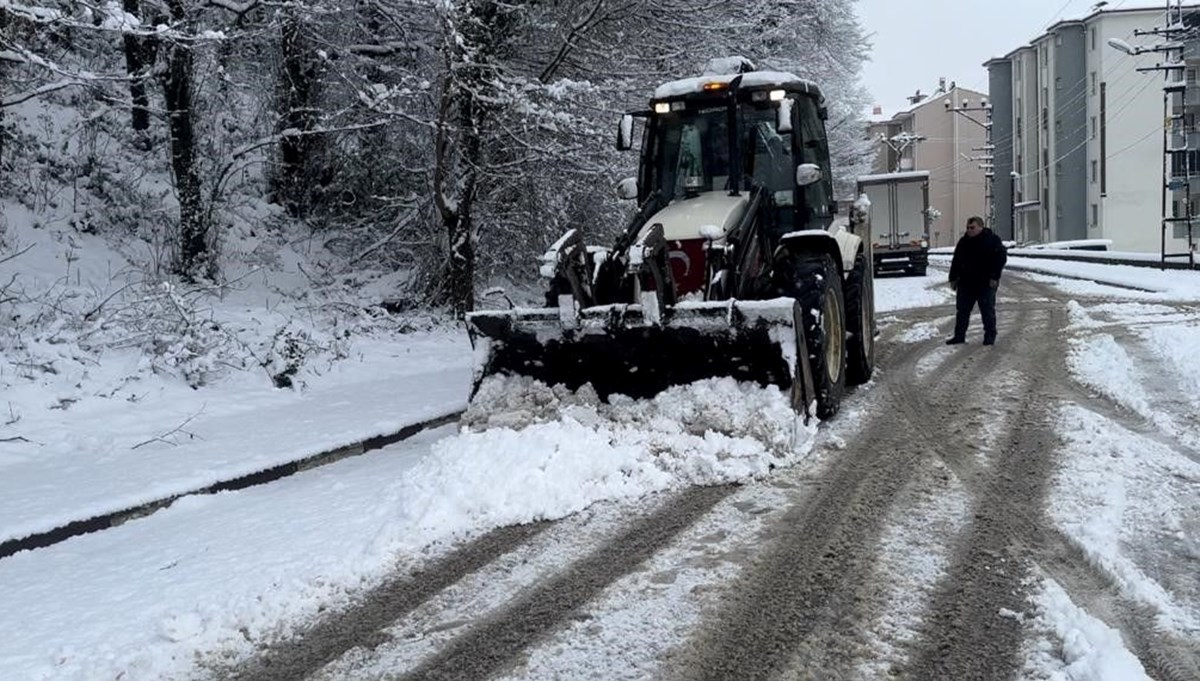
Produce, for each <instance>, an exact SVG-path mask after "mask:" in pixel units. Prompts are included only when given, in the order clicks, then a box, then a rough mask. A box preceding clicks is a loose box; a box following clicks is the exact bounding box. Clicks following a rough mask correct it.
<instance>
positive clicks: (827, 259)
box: [781, 252, 846, 419]
mask: <svg viewBox="0 0 1200 681" xmlns="http://www.w3.org/2000/svg"><path fill="white" fill-rule="evenodd" d="M781 274H782V275H783V279H784V281H783V284H784V285H783V287H782V288H783V289H784V292H785V294H786V295H790V296H791V297H793V298H795V299H796V300H797V301H798V302H799V303H800V307H801V308H802V312H803V318H804V321H803V324H804V338H805V341H806V343H807V345H808V347H807V349H808V360H809V365H810V366H811V368H812V377H813V389H814V392H816V395H815V397H816V402H817V418H819V419H828V418H830V417H832V416H833V415H834V414H837V413H838V410H839V409H841V406H842V395H843V394H844V393H845V391H846V312H845V310H846V307H845V301H844V300H843V298H842V278H841V276H840V275H839V273H838V267H837V263H835V262H834V261H833V258H832V257H831V256H829V255H827V254H825V253H813V252H807V253H793V254H791V255H789V256H788V259H787V265H786V271H785V272H782V273H781Z"/></svg>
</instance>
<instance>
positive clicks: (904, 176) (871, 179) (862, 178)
mask: <svg viewBox="0 0 1200 681" xmlns="http://www.w3.org/2000/svg"><path fill="white" fill-rule="evenodd" d="M915 179H922V180H928V179H929V171H928V170H908V171H905V172H902V173H880V174H878V175H859V176H858V181H859V183H860V184H872V183H875V182H888V181H890V180H915Z"/></svg>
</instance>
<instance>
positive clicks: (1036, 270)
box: [1004, 255, 1164, 293]
mask: <svg viewBox="0 0 1200 681" xmlns="http://www.w3.org/2000/svg"><path fill="white" fill-rule="evenodd" d="M1019 257H1022V258H1023V257H1025V256H1023V255H1022V256H1019ZM1104 264H1107V263H1104ZM1142 267H1145V265H1142ZM1004 268H1005V269H1007V270H1013V271H1016V272H1029V273H1030V274H1041V275H1045V276H1047V277H1056V278H1058V279H1073V280H1075V281H1088V282H1091V283H1093V284H1101V285H1103V286H1111V287H1113V288H1123V289H1126V290H1129V291H1141V292H1142V293H1163V292H1164V291H1163V290H1162V289H1157V288H1146V287H1145V286H1134V285H1132V284H1123V283H1119V282H1115V281H1107V280H1104V279H1097V278H1095V277H1082V276H1079V275H1077V274H1063V273H1061V272H1054V271H1052V270H1046V269H1042V268H1040V267H1037V266H1035V265H1034V266H1031V265H1022V264H1019V263H1013V262H1012V261H1011V260H1010V261H1009V262H1008V264H1007V265H1005V266H1004Z"/></svg>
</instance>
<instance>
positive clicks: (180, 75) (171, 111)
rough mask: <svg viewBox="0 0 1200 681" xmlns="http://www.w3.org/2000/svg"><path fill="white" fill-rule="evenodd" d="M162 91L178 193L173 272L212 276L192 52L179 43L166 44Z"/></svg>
mask: <svg viewBox="0 0 1200 681" xmlns="http://www.w3.org/2000/svg"><path fill="white" fill-rule="evenodd" d="M166 60H167V70H166V74H165V75H164V76H163V94H164V96H165V99H166V104H167V120H168V123H169V124H168V130H169V132H170V138H171V170H172V171H173V172H174V175H175V190H176V193H177V194H178V195H179V260H178V262H177V263H176V272H177V273H178V274H179V275H181V276H183V277H185V278H187V279H197V278H202V277H212V276H213V275H215V274H216V267H215V264H216V263H214V262H213V261H212V255H211V253H210V252H209V247H208V225H207V220H206V219H205V216H204V210H203V201H202V199H201V183H200V174H199V171H198V169H197V168H196V131H195V121H194V120H193V111H192V53H191V51H190V50H189V49H188V48H187V47H186V46H183V45H179V44H173V45H170V46H169V47H167V54H166Z"/></svg>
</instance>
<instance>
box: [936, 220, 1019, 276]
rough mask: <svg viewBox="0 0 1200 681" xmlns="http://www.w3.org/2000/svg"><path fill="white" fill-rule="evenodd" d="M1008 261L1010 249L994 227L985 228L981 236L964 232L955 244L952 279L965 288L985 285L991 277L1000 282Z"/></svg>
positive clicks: (951, 266) (951, 269) (951, 270)
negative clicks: (993, 229)
mask: <svg viewBox="0 0 1200 681" xmlns="http://www.w3.org/2000/svg"><path fill="white" fill-rule="evenodd" d="M1006 262H1008V250H1007V249H1005V248H1004V242H1002V241H1000V237H998V236H996V235H995V234H994V233H993V232H992V230H990V229H987V228H984V230H983V232H982V233H980V234H979V236H970V235H967V234H964V235H963V236H962V238H960V239H959V240H958V245H957V246H955V247H954V259H953V260H952V261H950V282H951V283H955V282H957V283H958V285H959V286H960V287H963V288H985V287H987V285H988V280H990V279H995V280H996V281H1000V273H1001V272H1003V271H1004V264H1005V263H1006Z"/></svg>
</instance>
